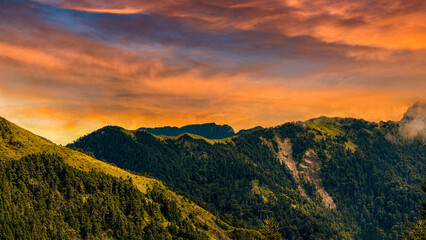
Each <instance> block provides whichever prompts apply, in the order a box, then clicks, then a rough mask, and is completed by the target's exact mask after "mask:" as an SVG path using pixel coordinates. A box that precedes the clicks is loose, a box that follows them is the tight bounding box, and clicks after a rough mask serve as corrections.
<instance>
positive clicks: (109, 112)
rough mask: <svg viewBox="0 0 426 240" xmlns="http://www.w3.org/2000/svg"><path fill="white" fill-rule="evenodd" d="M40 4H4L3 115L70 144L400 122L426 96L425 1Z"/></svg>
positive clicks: (0, 8)
mask: <svg viewBox="0 0 426 240" xmlns="http://www.w3.org/2000/svg"><path fill="white" fill-rule="evenodd" d="M39 2H41V3H40V4H39V5H37V4H36V3H34V2H31V3H29V4H23V3H22V2H21V1H20V2H19V3H14V2H8V4H5V3H0V31H1V32H2V34H1V35H0V115H2V116H3V117H6V118H9V119H11V120H12V121H15V122H17V123H18V124H21V125H23V126H24V127H27V128H29V129H31V130H33V131H35V132H36V133H38V134H40V135H43V136H46V137H48V138H50V139H52V140H54V141H55V142H58V143H68V142H70V141H72V140H74V139H76V138H77V137H79V136H81V135H82V134H85V133H88V132H89V131H92V130H94V129H96V128H99V127H102V126H104V125H108V124H111V125H121V126H123V127H127V128H131V129H134V128H138V127H142V126H147V127H152V126H162V125H177V126H181V125H186V124H191V123H203V122H212V121H214V122H217V123H219V124H230V125H232V126H233V127H235V128H236V129H239V128H248V127H252V126H255V125H263V126H273V125H277V124H281V123H283V122H286V121H295V120H306V119H308V118H312V117H317V116H320V115H328V116H342V117H346V116H348V117H358V118H365V119H368V120H374V121H379V120H389V119H391V120H398V119H400V118H401V117H402V113H403V112H404V111H405V109H406V108H407V107H408V106H409V105H410V104H412V103H413V102H415V101H416V100H418V99H421V98H424V89H426V82H425V77H426V69H425V68H424V66H425V64H426V58H425V56H426V50H424V47H425V46H424V43H425V42H426V41H425V38H426V37H425V35H424V34H423V33H424V32H425V31H424V22H425V21H423V20H424V19H425V16H424V13H423V12H424V11H423V12H422V10H423V9H424V8H423V5H418V6H417V7H414V6H412V5H409V6H408V7H401V6H399V5H398V4H397V5H394V4H390V5H389V4H388V5H386V4H385V5H383V6H382V5H380V4H377V5H374V4H371V6H370V5H368V4H367V3H368V1H357V2H356V3H355V2H351V3H348V2H345V1H343V2H342V1H339V2H337V1H331V0H330V1H328V0H323V1H315V2H314V3H312V2H311V1H310V2H308V1H302V0H299V1H295V0H293V1H268V3H265V2H259V1H248V2H244V3H241V2H240V1H213V2H200V1H190V0H186V1H184V2H181V1H180V2H173V3H170V2H167V1H66V0H65V1H61V2H59V6H56V7H57V8H56V9H55V11H51V9H50V7H51V8H55V5H53V4H54V3H52V2H53V1H50V0H49V1H39ZM55 2H56V1H55ZM183 3H185V4H183ZM45 4H47V5H45ZM46 9H47V10H46ZM385 10H386V11H385ZM82 12H83V13H82Z"/></svg>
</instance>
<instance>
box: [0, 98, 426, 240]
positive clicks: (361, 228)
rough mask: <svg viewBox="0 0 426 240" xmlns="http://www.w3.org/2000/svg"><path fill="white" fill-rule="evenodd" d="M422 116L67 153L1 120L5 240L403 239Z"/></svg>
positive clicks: (134, 140) (123, 139)
mask: <svg viewBox="0 0 426 240" xmlns="http://www.w3.org/2000/svg"><path fill="white" fill-rule="evenodd" d="M425 109H426V108H425V105H424V104H421V103H417V104H415V105H413V106H412V107H410V108H409V109H408V110H407V113H406V114H405V115H404V117H403V119H401V121H396V122H395V121H387V122H383V121H382V122H379V123H375V122H369V121H365V120H362V119H355V118H328V117H319V118H314V119H311V120H308V121H304V122H290V123H285V124H282V125H279V126H276V127H270V128H261V127H257V128H254V129H250V130H247V131H244V130H243V131H240V132H238V133H235V132H234V131H233V129H232V128H231V127H230V126H228V125H216V124H214V123H209V124H199V125H188V126H185V127H182V128H169V127H164V128H156V129H157V130H155V129H146V128H143V129H139V130H127V129H124V128H122V127H118V126H106V127H103V128H101V129H99V130H96V131H94V132H92V133H90V134H88V135H86V136H83V137H81V138H79V139H78V140H76V141H75V142H73V143H71V144H69V145H67V146H66V147H64V146H58V145H56V144H54V143H53V142H51V141H49V140H47V139H45V138H43V137H40V136H37V135H35V134H33V133H31V132H29V131H27V130H25V129H22V128H20V127H19V126H17V125H15V124H13V123H11V122H9V121H7V120H6V119H3V118H0V239H60V238H64V239H398V238H399V236H400V234H401V233H402V232H403V231H404V229H405V228H406V226H407V225H408V223H409V222H414V221H417V220H418V217H419V214H418V209H419V207H420V204H419V203H420V202H421V201H422V199H423V193H422V191H421V190H420V188H419V186H420V184H421V182H422V178H425V172H426V156H425V155H426V149H425V135H424V134H425V116H426V112H425ZM153 132H156V133H157V134H153ZM98 159H99V160H98ZM125 169H126V170H125ZM425 204H426V203H423V205H425ZM422 211H423V212H424V210H422ZM422 214H423V215H424V213H422ZM423 215H422V216H423ZM419 223H421V220H419ZM419 226H420V231H422V230H421V226H423V225H421V224H420V225H419ZM419 239H421V238H419Z"/></svg>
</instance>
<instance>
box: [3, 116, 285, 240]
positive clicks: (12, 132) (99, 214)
mask: <svg viewBox="0 0 426 240" xmlns="http://www.w3.org/2000/svg"><path fill="white" fill-rule="evenodd" d="M0 153H1V154H0V239H60V238H64V239H268V236H276V234H277V232H278V231H277V229H276V227H275V226H276V225H275V224H274V221H266V220H265V221H266V224H263V225H262V228H261V229H260V231H258V230H256V229H254V228H252V227H250V228H244V227H242V226H238V227H236V226H232V225H230V224H229V223H226V222H224V221H223V220H222V219H221V217H220V216H219V215H217V214H215V213H212V212H209V211H208V210H206V209H204V208H202V207H200V206H199V205H197V204H196V203H194V201H192V200H190V199H191V198H192V197H191V196H189V195H188V196H187V197H184V196H182V195H181V194H179V193H177V192H175V191H172V190H170V189H169V188H167V187H166V186H165V185H164V184H163V183H162V182H160V181H158V180H156V179H153V178H148V177H145V176H141V175H137V174H132V173H130V172H127V171H124V170H122V169H120V168H117V167H115V166H112V165H110V164H107V163H105V162H102V161H99V160H97V159H94V158H92V157H90V156H88V155H85V154H83V153H81V152H78V151H74V150H71V149H69V148H66V147H62V146H58V145H55V144H54V143H52V142H50V141H49V140H47V139H44V138H42V137H39V136H37V135H34V134H32V133H31V132H29V131H27V130H25V129H22V128H20V127H19V126H17V125H15V124H13V123H11V122H9V121H7V120H6V119H3V118H1V117H0ZM199 203H200V204H201V205H203V206H205V204H204V203H202V202H199ZM262 233H263V234H262Z"/></svg>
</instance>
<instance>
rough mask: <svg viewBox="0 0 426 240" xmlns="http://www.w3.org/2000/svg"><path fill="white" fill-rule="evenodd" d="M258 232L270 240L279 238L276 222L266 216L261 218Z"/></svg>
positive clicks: (278, 239)
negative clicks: (261, 221)
mask: <svg viewBox="0 0 426 240" xmlns="http://www.w3.org/2000/svg"><path fill="white" fill-rule="evenodd" d="M260 232H261V233H262V234H263V235H264V236H265V237H266V238H267V239H270V240H280V239H282V238H281V234H280V233H279V232H278V224H277V223H276V222H275V220H274V219H273V218H269V217H267V218H266V219H264V220H263V223H262V226H261V227H260Z"/></svg>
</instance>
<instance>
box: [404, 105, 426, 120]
mask: <svg viewBox="0 0 426 240" xmlns="http://www.w3.org/2000/svg"><path fill="white" fill-rule="evenodd" d="M418 118H421V119H423V121H424V120H425V119H426V101H418V102H416V103H414V104H413V105H412V106H411V107H409V108H408V109H407V111H406V112H405V113H404V116H403V117H402V119H401V121H412V120H414V119H418Z"/></svg>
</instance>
